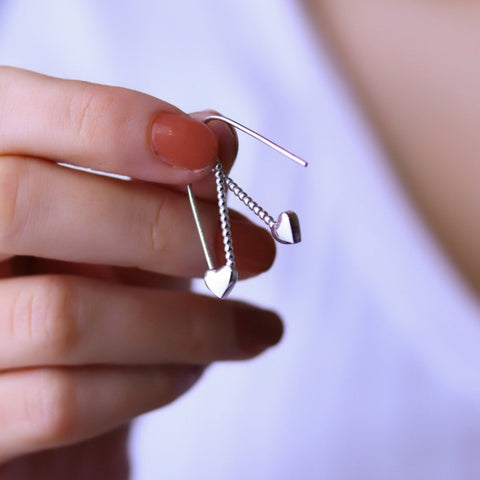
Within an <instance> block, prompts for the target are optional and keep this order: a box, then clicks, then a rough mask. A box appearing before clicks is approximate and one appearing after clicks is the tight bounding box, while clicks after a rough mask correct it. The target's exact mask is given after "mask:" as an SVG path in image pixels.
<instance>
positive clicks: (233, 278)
mask: <svg viewBox="0 0 480 480" xmlns="http://www.w3.org/2000/svg"><path fill="white" fill-rule="evenodd" d="M211 120H219V121H222V122H225V123H227V124H229V125H230V126H232V127H234V128H236V129H238V130H241V131H242V132H244V133H247V134H248V135H250V136H252V137H254V138H255V139H257V140H259V141H261V142H263V143H265V144H266V145H268V146H269V147H271V148H273V149H274V150H276V151H278V152H280V153H281V154H283V155H285V156H286V157H288V158H290V159H291V160H293V161H294V162H296V163H297V164H299V165H301V166H303V167H306V166H307V162H305V160H302V159H301V158H299V157H297V156H296V155H294V154H293V153H291V152H289V151H287V150H285V149H284V148H283V147H280V146H279V145H277V144H276V143H273V142H272V141H271V140H268V139H267V138H265V137H262V135H260V134H258V133H256V132H254V131H253V130H250V129H249V128H247V127H245V126H243V125H241V124H240V123H238V122H235V121H234V120H232V119H230V118H226V117H222V116H221V115H216V114H214V115H209V116H208V117H207V118H205V119H204V123H207V122H209V121H211ZM212 171H213V173H214V175H215V185H216V189H217V203H218V213H219V216H220V227H221V230H222V238H223V247H224V252H225V265H224V266H223V267H220V268H217V269H216V268H215V266H214V263H213V259H212V255H211V254H210V251H209V248H208V245H207V240H206V237H205V233H204V231H203V228H202V224H201V221H200V217H199V214H198V209H197V206H196V202H195V196H194V195H193V191H192V187H191V185H187V192H188V197H189V200H190V206H191V208H192V213H193V218H194V220H195V224H196V226H197V231H198V235H199V237H200V243H201V244H202V248H203V252H204V254H205V260H206V261H207V265H208V270H207V271H206V272H205V275H204V277H203V278H204V280H205V284H206V286H207V288H208V289H209V290H210V291H211V292H212V293H213V294H214V295H215V296H217V297H218V298H225V297H226V296H227V295H228V294H229V293H230V291H231V290H232V288H233V287H234V286H235V283H236V282H237V280H238V273H237V269H236V266H235V257H234V253H233V242H232V232H231V230H230V219H229V215H228V207H227V197H226V193H227V190H230V191H231V192H233V194H234V195H235V196H236V197H238V198H239V199H240V200H241V201H242V202H243V203H244V204H245V205H246V206H247V207H248V208H249V209H250V210H251V211H252V212H253V213H254V214H255V215H257V217H259V218H260V219H261V220H263V221H264V222H265V224H266V225H268V227H269V228H270V230H271V232H272V236H273V238H274V239H275V240H277V241H278V242H280V243H284V244H289V245H292V244H295V243H299V242H300V241H301V234H300V222H299V221H298V217H297V215H296V213H295V212H292V211H290V210H288V211H286V212H282V213H281V214H280V215H279V216H278V219H277V220H276V221H275V219H274V218H273V217H272V216H270V215H269V214H268V212H267V211H266V210H265V209H264V208H262V207H261V206H260V205H259V204H258V203H257V202H255V200H253V199H252V197H250V196H249V195H248V194H247V193H246V192H245V191H244V190H243V189H242V188H240V187H239V186H238V185H237V184H236V183H235V182H234V181H233V180H232V179H231V178H230V177H229V176H228V175H226V174H225V173H224V172H223V169H222V165H221V163H220V162H217V163H216V165H215V167H214V168H213V170H212Z"/></svg>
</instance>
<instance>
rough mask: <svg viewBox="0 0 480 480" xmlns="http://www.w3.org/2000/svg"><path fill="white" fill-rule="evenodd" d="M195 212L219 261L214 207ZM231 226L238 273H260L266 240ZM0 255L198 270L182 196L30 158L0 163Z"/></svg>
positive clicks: (186, 272)
mask: <svg viewBox="0 0 480 480" xmlns="http://www.w3.org/2000/svg"><path fill="white" fill-rule="evenodd" d="M198 208H199V211H200V215H201V219H202V224H203V227H204V229H205V236H206V238H207V242H208V244H209V246H210V249H211V251H212V253H213V255H214V257H215V253H217V256H218V258H219V259H220V258H221V257H222V251H223V247H222V241H221V234H220V228H219V221H218V208H217V205H216V204H215V203H211V202H208V201H198ZM231 220H232V231H233V235H234V238H235V240H236V242H235V246H236V254H237V261H238V262H237V263H238V268H239V270H240V272H241V273H243V274H244V276H245V275H249V274H250V275H252V274H256V273H259V272H261V271H264V270H266V269H267V268H268V267H269V266H270V265H271V263H272V261H273V258H274V254H275V249H274V245H273V241H272V239H271V238H270V235H269V234H268V233H267V232H266V231H265V230H263V229H261V228H259V227H257V226H254V224H253V223H251V222H249V221H248V220H246V219H245V218H244V217H241V216H240V215H232V218H231ZM0 253H2V254H4V255H5V254H6V255H12V256H13V255H30V256H37V257H43V258H51V259H57V260H65V261H73V262H85V263H97V264H106V265H116V266H125V267H138V268H141V269H145V270H151V271H155V272H158V273H163V274H168V275H176V276H185V277H192V276H200V275H201V274H202V273H203V271H204V270H205V260H204V258H203V254H202V251H201V247H200V242H199V240H198V236H197V232H196V229H195V224H194V222H193V218H192V213H191V211H190V206H189V204H188V200H187V198H186V196H185V195H184V194H183V193H181V192H176V191H172V190H169V189H164V188H162V187H160V186H158V185H152V184H147V183H140V182H128V181H121V180H117V179H112V178H108V177H103V176H98V175H92V174H89V173H85V172H78V171H74V170H71V169H67V168H63V167H60V166H58V165H55V164H52V163H49V162H46V161H42V160H37V159H33V158H24V159H22V160H21V161H20V160H19V159H18V158H15V157H4V158H2V161H1V162H0Z"/></svg>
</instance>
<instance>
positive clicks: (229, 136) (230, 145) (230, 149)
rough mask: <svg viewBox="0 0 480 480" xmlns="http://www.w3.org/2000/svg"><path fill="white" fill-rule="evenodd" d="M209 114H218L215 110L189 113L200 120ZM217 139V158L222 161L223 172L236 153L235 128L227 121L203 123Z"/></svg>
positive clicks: (228, 166)
mask: <svg viewBox="0 0 480 480" xmlns="http://www.w3.org/2000/svg"><path fill="white" fill-rule="evenodd" d="M210 115H220V116H221V114H220V113H218V112H217V111H215V110H204V111H202V112H195V113H192V114H191V117H192V118H195V119H197V120H199V121H201V122H204V121H205V119H206V118H207V117H208V116H210ZM205 125H207V127H208V128H209V129H210V130H211V131H212V132H213V133H214V134H215V136H216V137H217V139H218V159H219V160H220V161H221V162H222V166H223V169H224V171H225V172H229V171H230V169H231V168H232V165H233V162H234V160H235V158H236V156H237V153H238V136H237V133H236V131H235V129H234V128H233V127H232V126H231V125H229V124H228V123H225V122H221V121H219V120H211V121H208V122H207V123H205Z"/></svg>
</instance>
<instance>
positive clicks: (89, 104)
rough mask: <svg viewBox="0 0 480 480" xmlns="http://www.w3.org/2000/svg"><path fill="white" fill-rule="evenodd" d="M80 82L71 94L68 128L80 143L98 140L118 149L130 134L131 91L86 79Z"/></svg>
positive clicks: (102, 143)
mask: <svg viewBox="0 0 480 480" xmlns="http://www.w3.org/2000/svg"><path fill="white" fill-rule="evenodd" d="M81 85H82V87H81V88H79V89H75V91H74V93H72V96H71V98H70V103H69V110H68V125H67V128H69V129H71V130H72V131H73V132H74V133H75V134H76V138H77V139H78V141H80V142H81V143H85V144H89V143H91V142H95V143H96V144H97V145H100V146H101V145H105V146H107V145H108V148H109V149H110V150H112V149H114V150H115V148H116V145H117V144H121V143H122V140H123V139H124V138H126V137H127V136H128V129H129V120H130V118H131V111H130V110H131V108H132V101H131V99H130V96H129V94H128V92H127V91H126V90H124V89H121V88H118V87H109V86H105V85H97V84H92V83H86V82H85V83H82V84H81ZM114 153H116V152H114ZM118 153H120V152H118Z"/></svg>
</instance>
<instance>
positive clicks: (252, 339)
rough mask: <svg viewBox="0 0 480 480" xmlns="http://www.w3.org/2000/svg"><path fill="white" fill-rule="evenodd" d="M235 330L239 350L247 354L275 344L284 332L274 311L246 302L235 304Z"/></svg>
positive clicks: (256, 353)
mask: <svg viewBox="0 0 480 480" xmlns="http://www.w3.org/2000/svg"><path fill="white" fill-rule="evenodd" d="M235 330H236V338H237V342H238V345H239V347H240V350H241V351H243V352H244V353H245V354H246V355H247V356H255V355H258V354H260V353H261V352H263V351H265V350H266V349H267V348H271V347H273V346H275V345H277V344H278V343H279V342H280V340H281V339H282V337H283V333H284V327H283V322H282V320H281V318H280V317H279V316H278V315H277V314H276V313H275V312H273V311H270V310H261V309H259V308H254V307H251V306H249V305H246V304H238V305H237V306H236V309H235Z"/></svg>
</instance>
